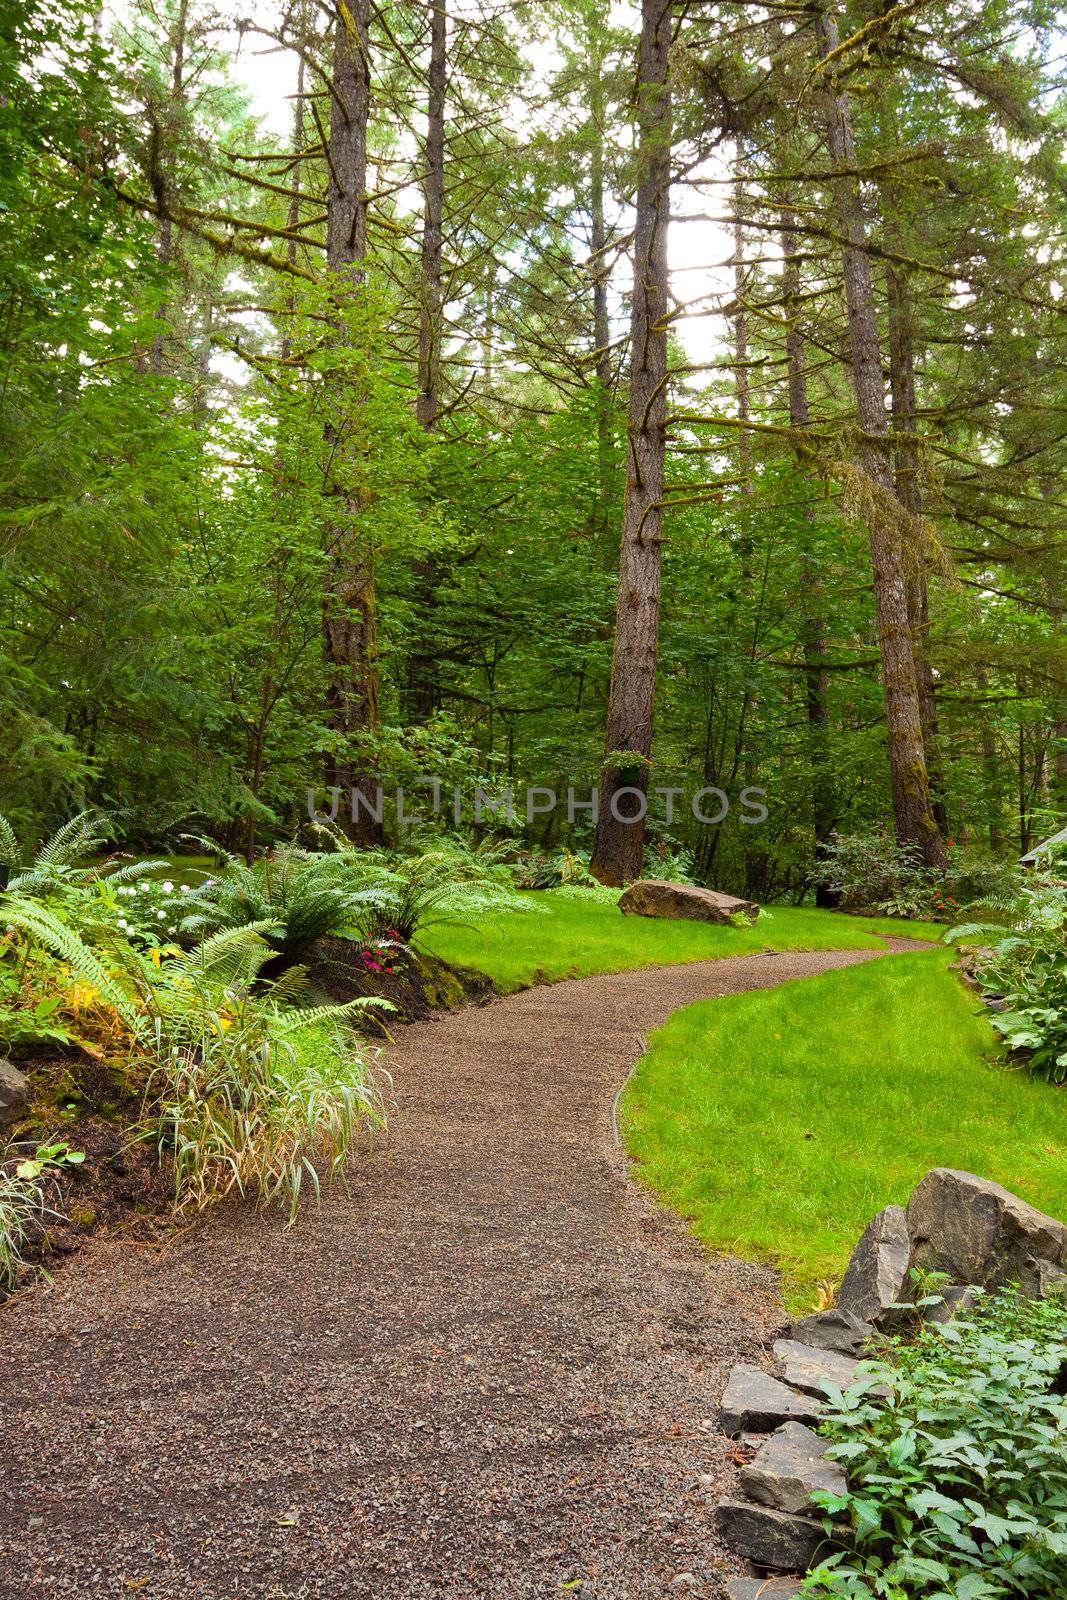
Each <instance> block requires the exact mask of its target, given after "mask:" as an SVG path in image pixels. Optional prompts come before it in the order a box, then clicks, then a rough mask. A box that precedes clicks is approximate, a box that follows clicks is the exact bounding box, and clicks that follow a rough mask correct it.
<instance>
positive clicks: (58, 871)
mask: <svg viewBox="0 0 1067 1600" xmlns="http://www.w3.org/2000/svg"><path fill="white" fill-rule="evenodd" d="M76 820H79V819H76ZM80 820H81V823H82V825H81V826H80V827H79V828H75V829H68V830H66V832H65V833H64V835H63V836H62V837H61V839H60V843H59V845H57V844H56V841H52V844H51V845H50V846H49V847H47V848H46V849H45V850H44V851H42V852H38V853H37V855H36V857H35V859H34V860H33V862H32V863H31V865H30V867H29V868H28V869H26V870H24V871H16V872H15V874H14V875H13V877H12V886H11V887H10V888H9V889H8V890H7V891H6V892H4V893H3V894H0V928H3V929H4V933H3V936H2V938H0V1047H2V1048H3V1049H4V1050H6V1051H9V1052H10V1053H12V1054H14V1055H17V1056H18V1057H19V1059H20V1060H23V1059H24V1056H25V1052H26V1051H27V1050H34V1049H35V1050H37V1051H38V1052H40V1051H41V1050H46V1051H51V1052H52V1054H55V1053H56V1052H57V1051H64V1050H65V1051H66V1052H67V1062H68V1066H67V1068H65V1069H64V1073H63V1074H61V1076H64V1075H65V1076H67V1077H68V1078H69V1082H70V1089H69V1090H68V1091H67V1092H68V1093H70V1094H73V1095H74V1096H75V1097H76V1098H75V1100H74V1101H72V1102H71V1104H72V1105H73V1106H74V1107H75V1109H76V1106H77V1099H78V1098H80V1095H79V1091H78V1087H77V1080H78V1077H79V1071H80V1069H79V1065H78V1064H79V1062H81V1063H82V1065H83V1067H86V1068H88V1069H91V1070H92V1071H93V1072H95V1071H96V1070H97V1069H98V1067H100V1068H102V1069H103V1070H104V1071H105V1073H110V1074H111V1075H112V1076H113V1077H114V1079H115V1080H116V1086H117V1090H118V1100H119V1101H120V1102H122V1103H126V1102H127V1101H128V1100H129V1098H130V1096H131V1095H133V1094H136V1095H137V1096H138V1097H139V1099H140V1102H141V1110H140V1114H139V1116H135V1117H134V1118H133V1119H132V1121H131V1122H130V1123H129V1125H128V1127H127V1138H128V1140H136V1139H146V1140H150V1141H152V1143H153V1144H154V1145H155V1146H156V1148H157V1150H158V1153H159V1157H160V1160H161V1162H162V1163H163V1164H164V1165H165V1166H166V1167H167V1169H168V1170H169V1171H170V1173H171V1175H172V1178H173V1187H174V1200H175V1205H176V1207H177V1208H178V1209H179V1210H183V1209H190V1208H195V1209H202V1208H203V1207H204V1206H206V1205H208V1204H210V1203H212V1202H213V1201H215V1200H217V1199H219V1198H221V1197H223V1196H224V1195H226V1194H229V1193H231V1192H233V1191H237V1192H239V1193H241V1194H244V1195H248V1196H249V1197H251V1198H254V1199H255V1200H256V1202H257V1203H259V1204H261V1205H270V1204H272V1203H274V1202H279V1203H281V1204H282V1205H283V1206H284V1207H285V1208H286V1209H287V1211H288V1214H289V1218H290V1221H291V1220H293V1219H294V1218H295V1215H296V1212H297V1207H298V1205H299V1201H300V1196H301V1192H302V1190H303V1189H304V1188H306V1187H307V1186H308V1185H309V1184H310V1185H311V1187H312V1188H313V1189H314V1190H315V1192H316V1193H317V1192H318V1189H319V1184H320V1170H324V1171H325V1172H326V1173H327V1174H329V1175H331V1176H332V1175H335V1174H337V1173H338V1172H339V1171H340V1169H341V1166H342V1164H343V1162H344V1159H345V1156H346V1154H347V1153H348V1150H349V1149H350V1147H351V1144H352V1141H353V1138H354V1137H355V1135H356V1133H357V1132H358V1131H359V1130H361V1129H366V1128H370V1127H371V1126H374V1125H377V1124H378V1123H379V1122H380V1121H381V1120H382V1113H381V1097H380V1092H379V1089H378V1087H377V1084H376V1081H375V1077H374V1074H373V1071H372V1069H371V1066H370V1063H369V1058H368V1054H367V1051H366V1050H365V1048H364V1047H363V1046H362V1045H361V1044H360V1042H359V1040H358V1039H357V1038H356V1037H355V1035H354V1034H353V1032H352V1028H351V1024H352V1023H353V1022H354V1021H355V1020H356V1018H357V1017H358V1016H359V1015H361V1014H364V1013H366V1011H367V1009H368V1007H372V1006H374V1005H375V1001H374V1000H373V999H368V998H362V997H361V998H355V999H351V1000H347V1001H346V1003H344V1004H339V1005H317V1006H315V1005H309V1004H308V1003H307V998H306V995H305V993H304V974H303V970H302V969H301V968H300V967H298V966H295V965H293V964H292V963H289V964H288V968H287V970H286V972H285V973H284V976H283V977H281V978H278V979H275V980H268V979H267V978H266V976H265V973H264V968H265V967H266V966H267V964H268V963H269V962H271V961H272V960H274V958H275V957H276V956H277V953H278V951H277V948H276V947H275V946H274V945H272V944H271V943H270V942H268V940H267V938H265V937H264V935H265V934H266V933H267V932H273V931H277V930H278V927H279V923H280V919H279V917H278V916H277V915H272V916H271V917H270V918H269V920H268V921H266V922H263V923H259V924H256V923H255V922H252V921H248V920H245V921H243V922H242V923H241V925H239V926H235V927H229V928H222V929H220V930H217V931H216V932H214V933H212V934H209V935H208V936H207V937H204V938H200V937H198V935H197V933H196V932H195V927H194V928H190V927H186V926H185V924H186V923H189V924H193V925H195V923H196V922H197V921H198V920H202V918H199V919H198V917H197V916H195V915H194V914H193V907H194V905H195V904H196V903H197V902H198V891H197V889H196V887H195V886H194V885H193V884H192V883H189V884H182V883H175V882H173V881H172V880H170V879H168V878H160V877H158V875H157V873H158V865H159V864H158V863H132V862H114V861H108V862H105V863H103V864H98V865H92V864H89V865H85V864H83V863H80V862H78V861H77V860H76V859H74V858H75V857H76V856H77V855H78V853H79V852H80V851H81V850H91V849H92V848H93V847H95V845H96V844H97V842H98V839H97V836H96V833H95V831H94V829H93V828H91V827H87V826H86V825H84V819H80ZM4 842H5V846H6V852H7V853H8V854H9V855H10V854H11V853H13V849H14V848H17V846H14V845H13V840H12V837H11V834H10V829H8V830H7V831H6V832H5V835H4ZM315 859H317V858H315ZM312 864H313V863H312ZM146 872H147V873H148V876H146ZM252 881H253V882H255V881H256V880H255V879H254V877H253V879H252ZM268 909H269V908H268ZM335 912H336V907H335ZM300 926H301V927H302V925H300ZM281 931H282V933H283V934H284V933H285V931H286V929H285V923H284V922H281ZM179 939H183V940H184V948H183V945H182V943H179V942H178V940H179ZM386 1009H388V1008H386ZM46 1061H47V1058H46ZM24 1064H26V1065H27V1066H28V1067H29V1068H30V1072H31V1079H30V1081H31V1085H32V1084H33V1083H34V1082H35V1081H37V1079H38V1078H40V1079H42V1081H43V1079H44V1078H46V1077H47V1076H48V1073H47V1072H42V1070H41V1062H40V1060H39V1058H36V1057H35V1058H33V1059H31V1060H29V1061H26V1062H24ZM31 1109H32V1108H31ZM34 1114H35V1113H34ZM30 1120H31V1121H32V1115H31V1119H30ZM55 1148H56V1149H60V1148H62V1147H61V1146H60V1145H57V1146H56V1147H55ZM67 1159H73V1158H67ZM57 1164H58V1158H57V1157H55V1156H54V1155H53V1157H52V1159H51V1161H50V1162H48V1163H46V1167H47V1168H48V1169H49V1170H51V1168H52V1167H55V1166H57ZM42 1170H44V1169H42ZM39 1177H40V1174H39V1173H38V1174H34V1175H30V1174H28V1171H27V1169H26V1166H25V1163H23V1165H22V1167H21V1168H18V1169H16V1170H13V1171H11V1172H7V1170H6V1168H5V1171H4V1204H3V1214H2V1216H0V1228H2V1231H3V1240H2V1241H0V1249H2V1251H3V1254H4V1259H5V1260H6V1261H7V1263H8V1266H9V1268H10V1269H11V1272H13V1271H14V1270H16V1269H17V1267H18V1264H19V1262H20V1261H21V1257H22V1246H23V1243H24V1241H25V1238H26V1236H27V1228H28V1226H29V1223H30V1222H32V1221H33V1219H34V1218H35V1217H36V1218H37V1223H38V1226H37V1232H38V1234H39V1233H40V1232H41V1229H40V1226H39V1222H40V1214H41V1211H42V1206H43V1199H42V1198H41V1196H40V1195H39V1193H38V1189H37V1188H35V1187H34V1184H35V1182H36V1181H37V1179H39ZM27 1219H29V1221H27ZM11 1272H9V1273H8V1276H9V1277H10V1275H11Z"/></svg>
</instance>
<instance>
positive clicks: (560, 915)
mask: <svg viewBox="0 0 1067 1600" xmlns="http://www.w3.org/2000/svg"><path fill="white" fill-rule="evenodd" d="M524 898H525V899H526V900H528V901H529V902H530V903H531V905H532V906H533V907H534V908H535V909H534V910H532V911H530V912H528V913H524V912H499V913H494V914H492V915H489V916H485V917H482V918H480V919H479V921H478V923H477V924H476V925H474V926H470V927H465V926H456V927H453V926H444V927H435V928H431V929H430V930H428V932H427V934H426V936H425V937H424V938H423V939H420V941H419V942H420V943H421V944H423V945H424V946H425V948H426V949H428V950H430V951H432V952H433V954H434V955H437V956H441V957H443V959H444V960H446V961H452V962H455V963H456V964H457V965H458V966H465V967H474V968H476V969H477V970H478V971H479V972H487V973H488V974H489V975H490V977H492V978H493V980H494V981H495V982H496V984H497V986H498V987H499V988H500V989H501V990H503V991H504V992H509V991H511V990H513V989H521V988H523V987H525V986H526V985H527V984H530V983H537V982H553V981H555V980H557V979H559V978H579V977H586V976H588V975H589V974H590V973H594V972H623V971H625V970H627V969H628V968H631V967H658V966H665V965H668V964H669V963H671V962H674V961H705V960H708V959H709V958H711V957H715V956H743V955H748V954H750V953H751V952H752V951H753V950H767V949H770V950H870V949H877V948H878V947H879V946H880V945H881V943H882V940H881V939H880V938H879V937H878V934H879V933H882V934H894V933H897V934H908V935H910V936H912V937H914V938H917V939H922V938H929V939H939V938H940V937H941V934H942V933H943V932H944V931H945V930H944V929H943V928H938V927H934V926H932V925H930V924H926V923H919V922H897V921H889V920H887V919H886V918H883V917H871V918H863V917H846V916H841V915H839V914H837V913H835V912H833V911H816V910H814V909H809V908H807V907H803V908H800V909H797V908H795V907H792V906H784V907H781V908H775V910H773V911H772V912H770V913H768V914H767V915H766V916H765V917H761V918H760V920H759V922H758V923H757V924H756V926H755V927H754V928H732V927H728V928H716V927H710V926H708V925H707V924H706V923H700V922H665V921H663V920H662V919H659V918H653V917H624V916H623V915H622V913H621V912H620V911H619V909H618V906H616V905H614V904H610V903H608V904H605V903H604V902H602V901H597V900H593V899H589V900H581V901H579V900H577V899H569V898H567V897H565V896H562V895H558V894H556V893H554V892H553V891H551V890H550V891H547V892H544V893H538V894H529V895H526V896H524Z"/></svg>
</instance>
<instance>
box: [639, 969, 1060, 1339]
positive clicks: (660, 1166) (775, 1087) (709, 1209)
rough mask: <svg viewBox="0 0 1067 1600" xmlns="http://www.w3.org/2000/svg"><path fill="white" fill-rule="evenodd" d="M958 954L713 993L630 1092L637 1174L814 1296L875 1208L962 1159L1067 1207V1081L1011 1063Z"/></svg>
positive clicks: (790, 1286)
mask: <svg viewBox="0 0 1067 1600" xmlns="http://www.w3.org/2000/svg"><path fill="white" fill-rule="evenodd" d="M952 959H953V957H952V955H951V953H950V952H949V951H927V952H921V953H918V954H915V955H903V956H893V957H891V958H890V959H889V960H886V961H878V962H871V963H865V964H864V965H863V966H860V967H851V968H845V969H843V970H841V971H838V972H829V973H825V974H823V975H822V976H820V977H817V978H807V979H803V980H800V981H797V982H794V983H789V984H784V985H783V986H782V987H781V988H780V989H776V990H773V991H764V992H762V993H759V992H755V993H752V994H745V995H736V996H730V997H729V998H726V999H722V1000H710V1001H703V1002H701V1003H700V1004H698V1005H693V1006H687V1007H686V1008H685V1009H684V1010H683V1011H679V1012H676V1013H675V1015H674V1016H673V1017H672V1018H671V1019H670V1021H669V1022H668V1023H667V1025H666V1026H665V1027H664V1028H661V1029H660V1030H659V1031H658V1032H657V1033H655V1034H654V1035H653V1036H652V1039H651V1042H650V1049H649V1052H648V1054H647V1055H646V1056H645V1057H644V1059H643V1060H642V1061H641V1063H640V1064H639V1066H638V1068H637V1071H636V1073H635V1075H634V1077H633V1079H632V1080H631V1082H630V1085H629V1087H628V1089H627V1091H626V1094H625V1096H624V1101H623V1121H624V1126H625V1129H626V1137H627V1141H628V1144H629V1148H630V1151H631V1154H632V1155H633V1156H634V1157H635V1159H636V1161H637V1162H638V1163H639V1165H638V1168H637V1171H638V1173H639V1175H640V1177H641V1178H642V1179H643V1181H644V1182H646V1183H648V1184H649V1185H650V1186H652V1187H653V1188H654V1189H656V1191H657V1192H658V1193H659V1194H660V1195H661V1196H662V1197H663V1199H664V1200H666V1201H667V1202H668V1203H669V1204H670V1205H671V1206H672V1207H673V1208H674V1209H675V1210H676V1211H678V1212H680V1213H681V1214H682V1215H683V1216H685V1217H687V1218H690V1219H691V1220H692V1224H693V1228H694V1231H695V1232H696V1233H697V1235H698V1236H699V1237H700V1239H702V1240H703V1241H704V1242H705V1243H706V1244H707V1245H709V1246H710V1247H712V1248H713V1249H716V1250H722V1251H727V1252H730V1253H732V1254H736V1255H738V1256H742V1257H747V1258H749V1259H753V1258H756V1259H762V1260H767V1261H771V1262H774V1263H776V1264H778V1265H779V1266H780V1267H781V1269H782V1273H783V1281H784V1287H785V1290H786V1295H787V1299H788V1300H789V1301H790V1303H791V1304H792V1305H793V1306H794V1307H798V1308H799V1307H802V1306H809V1305H810V1304H811V1303H812V1299H813V1294H814V1291H815V1289H816V1287H817V1285H819V1284H820V1282H822V1281H824V1280H833V1281H836V1280H839V1279H840V1277H841V1273H842V1271H843V1269H844V1266H845V1263H846V1262H847V1260H848V1256H849V1252H850V1250H851V1249H852V1246H853V1244H854V1243H855V1241H856V1239H857V1238H858V1237H859V1234H860V1232H861V1230H862V1229H863V1227H864V1226H865V1224H866V1223H867V1222H868V1221H869V1220H870V1218H871V1217H872V1216H873V1215H874V1213H875V1212H876V1211H877V1210H879V1209H880V1208H881V1207H882V1206H884V1205H888V1204H889V1203H890V1202H893V1201H896V1202H903V1201H905V1200H906V1199H907V1196H908V1194H909V1193H910V1191H911V1189H912V1188H913V1187H914V1185H915V1183H916V1182H917V1181H918V1180H919V1178H921V1177H922V1175H923V1174H924V1172H926V1171H928V1170H929V1168H931V1167H936V1166H949V1167H959V1168H963V1169H964V1170H966V1171H970V1172H976V1173H979V1174H980V1175H981V1176H982V1177H986V1178H992V1179H994V1180H996V1181H997V1182H999V1183H1003V1184H1005V1185H1006V1186H1007V1187H1008V1188H1009V1189H1012V1190H1014V1191H1015V1192H1016V1193H1018V1194H1020V1195H1023V1196H1024V1197H1025V1198H1026V1199H1027V1200H1029V1201H1031V1202H1032V1203H1033V1204H1034V1205H1036V1206H1039V1207H1040V1208H1041V1209H1042V1210H1046V1211H1049V1212H1051V1213H1052V1214H1053V1215H1055V1216H1061V1217H1062V1216H1065V1215H1067V1091H1064V1090H1062V1089H1054V1088H1050V1087H1049V1086H1048V1085H1047V1084H1044V1083H1041V1082H1039V1081H1038V1080H1037V1079H1034V1078H1030V1077H1027V1076H1025V1075H1024V1074H1022V1073H1020V1072H1018V1071H1012V1070H1009V1069H1007V1068H1005V1067H1003V1066H1002V1065H1000V1064H999V1062H998V1060H997V1057H996V1045H995V1035H994V1033H993V1030H992V1029H991V1028H990V1026H989V1024H988V1022H987V1021H986V1019H985V1017H983V1016H979V1015H978V1014H977V1011H978V1002H977V1000H976V999H975V998H974V997H973V996H972V995H971V994H970V993H969V992H968V991H967V990H965V989H964V988H963V986H962V984H961V983H960V982H959V979H958V978H957V977H956V975H955V973H953V972H950V971H949V970H948V968H949V964H950V963H951V961H952Z"/></svg>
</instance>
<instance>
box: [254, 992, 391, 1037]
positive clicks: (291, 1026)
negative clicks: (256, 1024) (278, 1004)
mask: <svg viewBox="0 0 1067 1600" xmlns="http://www.w3.org/2000/svg"><path fill="white" fill-rule="evenodd" d="M371 1010H377V1011H395V1010H396V1007H395V1006H394V1005H393V1003H392V1001H391V1000H384V999H382V998H380V997H379V996H378V995H361V996H360V997H359V998H358V999H356V1000H349V1001H348V1002H347V1003H346V1004H345V1005H336V1006H308V1007H307V1009H306V1010H304V1011H290V1012H286V1013H285V1014H284V1015H283V1014H281V1013H279V1015H278V1016H277V1018H276V1019H275V1022H274V1029H273V1031H274V1032H275V1033H276V1034H277V1036H278V1037H279V1038H281V1039H288V1038H289V1037H291V1035H292V1034H294V1033H303V1032H304V1030H305V1029H306V1028H315V1027H318V1026H319V1025H320V1024H321V1023H326V1022H349V1021H351V1019H352V1018H353V1017H354V1016H355V1015H356V1014H357V1013H358V1012H360V1011H371Z"/></svg>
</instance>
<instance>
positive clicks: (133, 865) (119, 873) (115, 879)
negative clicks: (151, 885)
mask: <svg viewBox="0 0 1067 1600" xmlns="http://www.w3.org/2000/svg"><path fill="white" fill-rule="evenodd" d="M166 865H167V863H166V862H165V861H127V862H126V863H125V865H124V866H121V867H119V866H116V867H114V868H113V867H111V866H109V865H108V864H107V863H106V862H105V864H104V865H103V867H101V869H100V876H101V877H102V878H103V879H105V881H106V882H108V883H112V884H120V883H121V884H127V883H136V882H137V881H138V879H140V878H147V877H148V876H149V875H150V874H151V873H153V872H159V871H160V870H161V869H162V868H163V867H165V866H166Z"/></svg>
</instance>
